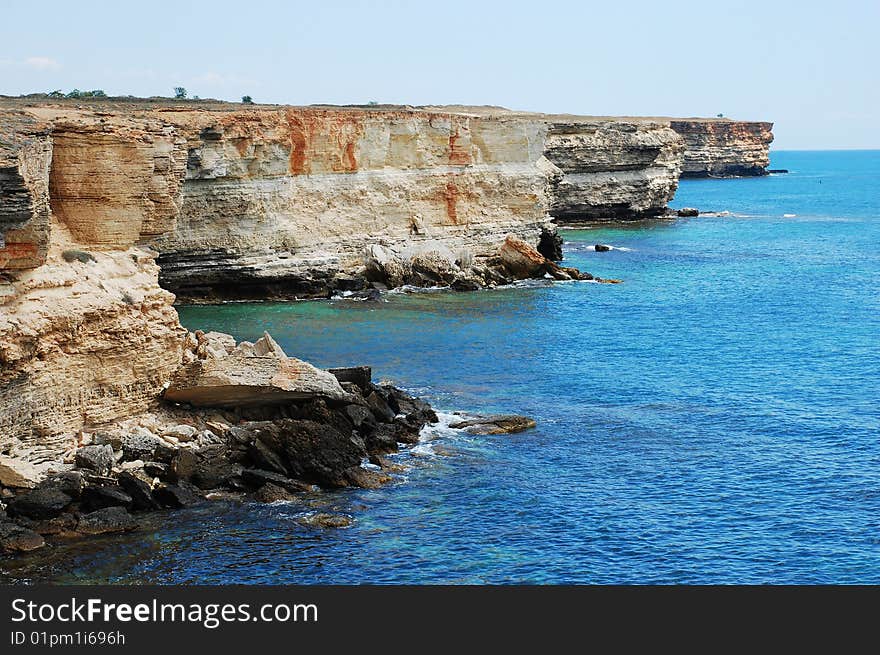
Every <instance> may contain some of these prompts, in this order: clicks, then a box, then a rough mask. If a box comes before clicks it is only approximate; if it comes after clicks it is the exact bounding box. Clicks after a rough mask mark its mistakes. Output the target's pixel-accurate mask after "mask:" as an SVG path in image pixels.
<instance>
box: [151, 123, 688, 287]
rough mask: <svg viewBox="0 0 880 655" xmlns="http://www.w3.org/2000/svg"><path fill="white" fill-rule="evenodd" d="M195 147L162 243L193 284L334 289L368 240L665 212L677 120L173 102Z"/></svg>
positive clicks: (486, 238)
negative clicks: (216, 108) (227, 107)
mask: <svg viewBox="0 0 880 655" xmlns="http://www.w3.org/2000/svg"><path fill="white" fill-rule="evenodd" d="M167 118H168V120H170V121H173V122H174V123H175V124H176V125H177V126H178V127H179V129H180V132H181V134H183V135H184V136H185V138H186V141H187V148H188V151H189V159H188V163H187V171H186V178H185V180H184V184H183V198H182V202H181V213H180V217H179V220H178V224H177V229H176V230H175V231H174V232H171V233H169V234H167V235H165V236H163V237H161V238H160V239H159V240H157V241H156V242H155V245H156V247H157V248H158V249H159V250H160V252H161V253H162V255H161V257H160V264H161V268H162V281H163V284H165V285H166V286H167V287H168V288H171V289H173V290H174V291H175V292H178V293H179V294H182V295H183V296H184V297H189V298H205V297H222V298H248V297H258V298H264V297H266V296H273V295H275V296H282V297H285V296H286V297H289V296H297V297H314V296H327V295H328V294H329V293H331V292H332V291H334V290H337V289H340V290H345V289H346V288H347V286H346V285H350V284H351V282H350V278H351V277H352V276H355V277H358V276H361V275H362V274H363V270H364V268H363V266H364V263H365V262H364V251H365V248H367V247H369V246H373V245H377V246H382V247H386V248H388V247H390V248H392V249H396V250H401V249H405V250H407V251H409V252H417V251H419V249H430V250H431V251H432V252H437V251H438V250H439V251H443V252H451V253H453V256H452V257H450V260H451V261H455V260H457V259H460V257H459V255H460V254H461V253H466V255H465V256H466V257H468V258H472V259H475V260H476V261H477V262H478V263H479V262H480V261H481V260H484V259H486V258H488V257H491V256H492V255H493V254H494V253H495V251H496V250H497V246H498V244H499V243H500V242H501V241H503V239H504V238H505V236H506V235H507V234H511V233H512V234H515V235H517V236H519V237H521V238H523V239H525V240H526V241H528V242H530V243H533V244H537V243H538V242H539V240H540V237H541V234H542V232H544V233H547V232H551V233H552V231H554V230H555V228H554V226H553V225H552V224H551V222H550V221H551V218H555V219H557V220H559V221H560V222H566V221H570V220H589V219H599V218H606V219H607V218H615V217H618V218H619V217H623V218H633V217H640V216H646V215H656V214H659V213H661V212H662V211H663V210H664V209H665V208H666V204H667V202H668V201H669V199H670V198H671V197H672V195H673V194H674V192H675V188H676V184H677V179H678V167H679V160H680V156H681V150H682V149H681V144H680V139H679V138H678V137H677V136H676V134H675V133H674V132H673V131H672V130H670V129H669V128H668V127H667V126H665V125H662V124H657V123H653V122H644V121H622V120H612V119H601V120H593V119H588V118H583V117H575V116H545V115H541V114H526V113H514V112H507V111H504V110H492V111H485V110H482V111H481V110H477V109H474V108H443V107H439V108H426V109H402V108H397V109H379V110H371V111H353V110H351V109H340V108H284V109H274V108H272V109H259V110H247V111H241V110H239V111H233V112H205V111H193V112H185V111H175V112H173V115H172V114H171V112H168V114H167Z"/></svg>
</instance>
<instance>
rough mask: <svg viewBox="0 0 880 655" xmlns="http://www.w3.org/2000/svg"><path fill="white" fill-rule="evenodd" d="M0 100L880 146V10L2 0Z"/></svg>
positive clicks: (778, 145)
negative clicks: (164, 103)
mask: <svg viewBox="0 0 880 655" xmlns="http://www.w3.org/2000/svg"><path fill="white" fill-rule="evenodd" d="M4 5H5V6H3V7H2V10H0V23H2V24H3V26H4V29H3V30H2V39H0V94H5V95H19V94H24V93H32V92H41V91H46V92H48V91H52V90H54V89H61V90H63V91H65V92H67V91H69V90H70V89H73V88H79V89H103V90H104V91H106V92H107V93H108V94H110V95H129V94H130V95H137V96H150V95H172V93H173V88H174V87H176V86H183V87H185V88H186V89H187V90H188V91H189V93H190V95H198V96H200V97H202V98H219V99H225V100H234V101H238V100H240V99H241V97H242V96H243V95H250V96H252V97H253V99H254V101H255V102H272V103H284V104H314V103H331V104H353V103H366V102H369V101H377V102H380V103H399V104H413V105H422V104H454V103H460V104H471V105H502V106H505V107H510V108H513V109H520V110H532V111H543V112H552V113H557V112H558V113H575V114H589V115H630V116H715V115H716V114H719V113H723V114H724V115H725V116H728V117H731V118H737V119H743V120H767V121H772V122H774V123H775V124H776V125H775V128H774V133H775V135H776V141H775V143H774V149H828V148H880V129H878V119H880V0H836V1H835V2H827V1H824V2H814V1H813V0H802V1H800V2H788V1H786V0H780V1H773V0H765V1H764V2H755V1H754V0H753V1H752V2H736V1H727V2H715V1H712V0H702V1H701V2H690V1H687V2H686V1H678V0H664V1H643V2H634V1H629V0H604V1H603V2H589V1H585V0H582V1H580V2H575V1H570V2H565V1H561V0H530V1H528V2H519V1H517V0H506V1H503V2H498V1H483V2H481V1H480V0H467V1H462V0H443V1H436V0H435V1H434V2H403V1H400V0H397V1H380V0H376V1H373V2H367V1H363V0H362V1H354V0H348V1H343V0H338V1H335V0H311V1H310V2H299V1H297V0H292V1H291V0H289V1H281V0H277V1H270V0H246V1H245V0H213V1H211V2H206V1H201V0H200V1H191V2H188V1H187V0H174V1H168V0H144V1H143V2H123V1H121V0H115V1H112V2H104V1H99V0H76V1H73V0H63V1H55V0H44V1H43V2H40V3H39V4H38V5H31V4H29V3H25V2H12V1H11V0H5V1H4Z"/></svg>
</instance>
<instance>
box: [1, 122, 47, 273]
mask: <svg viewBox="0 0 880 655" xmlns="http://www.w3.org/2000/svg"><path fill="white" fill-rule="evenodd" d="M51 159H52V139H51V136H50V126H49V125H48V124H46V123H44V122H41V121H38V120H36V119H35V118H33V117H32V116H30V115H28V114H26V113H24V112H21V111H3V112H0V271H2V270H3V269H21V268H33V267H34V266H39V265H40V264H42V263H43V262H44V261H45V260H46V253H47V252H48V248H49V166H50V162H51Z"/></svg>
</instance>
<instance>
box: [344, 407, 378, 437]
mask: <svg viewBox="0 0 880 655" xmlns="http://www.w3.org/2000/svg"><path fill="white" fill-rule="evenodd" d="M342 411H343V412H344V413H345V416H346V418H347V419H348V420H349V421H351V423H352V425H353V426H354V428H355V429H356V430H357V431H358V432H360V433H361V434H365V433H368V432H370V431H371V430H373V429H374V428H375V427H376V417H375V416H374V415H373V412H372V411H370V410H369V409H368V408H367V407H364V406H363V405H346V406H345V409H343V410H342Z"/></svg>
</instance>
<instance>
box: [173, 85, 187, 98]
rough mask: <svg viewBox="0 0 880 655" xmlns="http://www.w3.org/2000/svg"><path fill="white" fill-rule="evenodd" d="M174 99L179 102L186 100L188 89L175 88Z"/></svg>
mask: <svg viewBox="0 0 880 655" xmlns="http://www.w3.org/2000/svg"><path fill="white" fill-rule="evenodd" d="M174 97H175V99H177V100H186V89H185V88H183V87H182V86H176V87H174Z"/></svg>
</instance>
